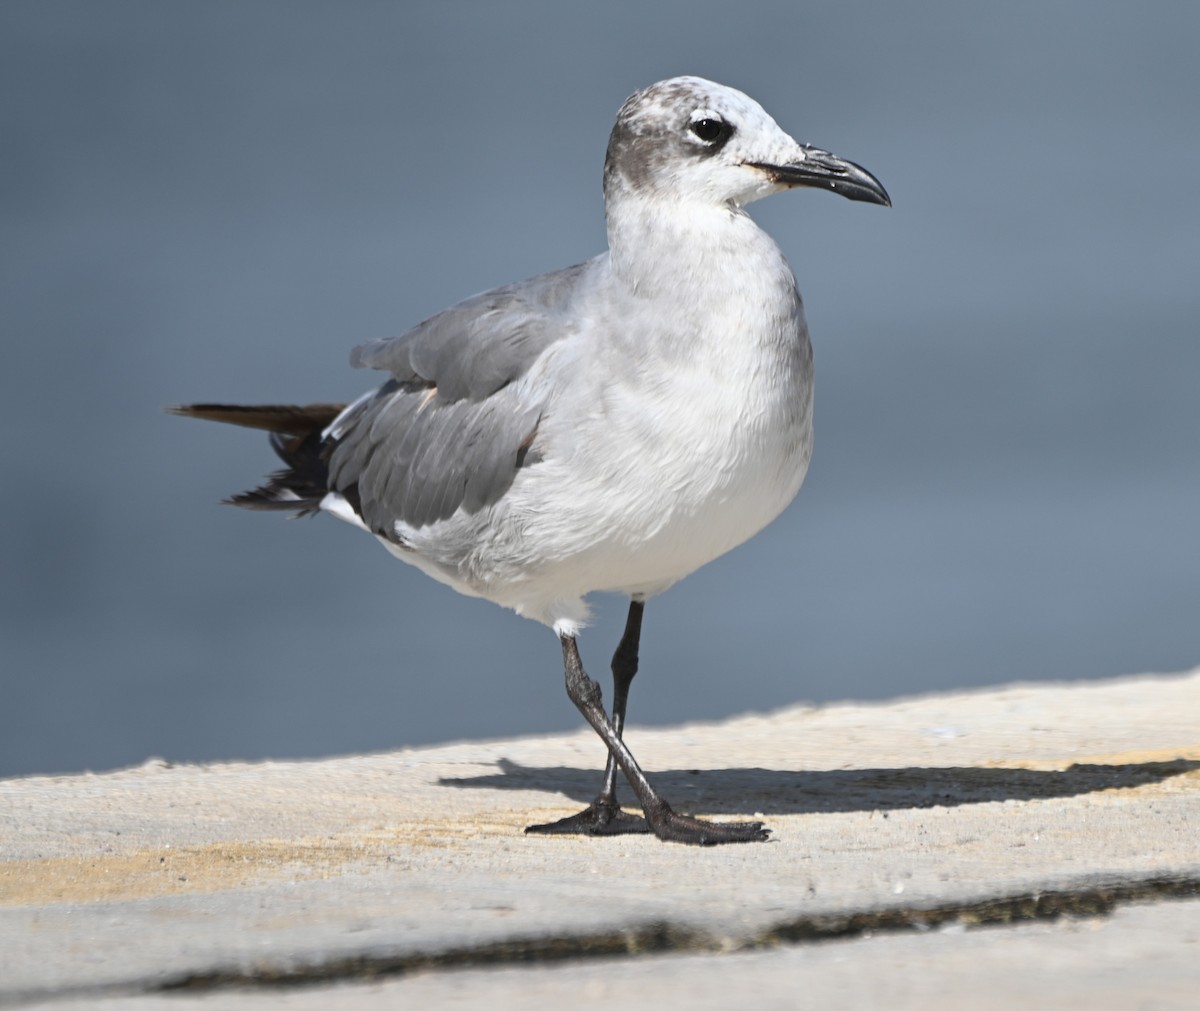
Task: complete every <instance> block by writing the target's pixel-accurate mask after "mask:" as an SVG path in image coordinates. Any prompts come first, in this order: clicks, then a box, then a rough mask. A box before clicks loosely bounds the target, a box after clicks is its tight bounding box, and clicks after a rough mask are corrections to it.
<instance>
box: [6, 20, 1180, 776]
mask: <svg viewBox="0 0 1200 1011" xmlns="http://www.w3.org/2000/svg"><path fill="white" fill-rule="evenodd" d="M1197 52H1200V4H1196V3H1195V2H1194V0H1181V2H1174V3H1172V2H1161V3H1147V4H1132V3H1124V4H1115V3H1094V2H1082V0H1080V2H1037V3H1032V2H1027V3H1007V4H993V5H982V4H960V3H953V2H932V0H925V2H918V3H911V4H890V3H875V4H872V3H838V4H829V3H822V4H816V3H812V4H809V3H796V2H794V0H791V2H787V3H747V2H739V3H736V4H735V3H730V4H721V3H706V2H686V3H685V2H672V3H653V4H646V3H632V2H620V3H604V4H589V5H576V4H561V3H550V2H520V3H503V4H501V3H494V4H493V3H475V4H468V3H451V2H437V3H433V2H426V3H411V2H408V3H384V2H357V0H355V2H339V3H332V2H330V3H312V2H300V0H276V2H271V0H255V2H243V0H237V2H229V0H205V2H193V3H172V2H164V0H145V2H136V3H135V2H126V0H107V2H103V3H100V2H96V0H84V2H59V0H36V2H34V0H6V2H5V3H3V4H2V5H0V146H2V152H0V216H2V239H0V243H2V246H0V255H2V263H0V265H2V272H0V284H2V286H3V291H2V302H0V313H2V314H3V318H2V322H3V341H4V344H3V368H2V370H0V393H2V396H0V405H2V407H0V409H2V410H3V430H4V438H3V440H2V442H0V453H2V454H3V458H2V464H3V481H2V483H0V497H2V517H3V522H2V524H0V623H2V627H0V636H2V641H0V664H2V665H3V672H2V674H0V700H2V701H0V774H17V773H25V772H33V771H43V772H45V771H59V770H77V769H84V768H93V769H101V768H108V767H113V766H118V765H122V764H128V763H135V762H139V761H141V760H143V759H145V758H147V757H148V756H151V755H160V756H164V757H166V758H168V759H171V760H208V759H222V758H257V757H262V756H275V757H285V756H307V755H324V754H331V753H338V752H348V751H356V750H361V749H384V748H391V747H395V746H399V745H404V744H414V743H421V742H428V741H434V740H442V739H450V738H456V737H465V736H482V735H502V734H515V733H522V732H530V731H552V730H560V729H564V728H572V727H575V726H577V725H579V719H578V717H577V715H576V713H575V711H574V709H573V708H572V707H571V705H570V703H569V702H568V701H567V699H566V696H565V694H564V692H563V690H562V674H561V667H560V658H559V650H558V646H557V643H556V642H555V641H554V639H553V638H552V636H551V634H550V633H549V632H548V631H547V630H545V629H544V628H542V627H540V626H537V625H534V624H532V623H529V622H526V621H523V620H521V619H519V618H517V617H515V616H513V615H512V614H510V613H508V612H505V611H502V610H500V609H499V608H496V607H494V606H493V605H490V604H487V603H484V602H480V601H477V600H469V599H466V598H462V597H459V596H457V595H455V594H454V593H453V592H451V591H449V590H447V589H446V588H444V587H442V586H440V585H437V584H435V583H433V582H432V581H430V580H428V579H426V578H425V577H423V576H421V575H420V573H418V572H417V571H416V570H413V569H409V568H408V567H406V566H404V565H401V564H399V563H398V562H396V561H394V560H392V559H391V558H390V557H389V556H388V555H387V554H386V553H385V552H384V551H383V550H382V549H381V548H380V547H379V546H378V545H376V544H375V543H374V542H373V541H372V540H371V539H370V538H368V537H365V536H363V535H362V534H361V533H358V532H356V531H354V530H352V529H350V528H349V527H347V526H345V525H343V524H339V523H337V522H335V521H333V520H330V519H328V518H321V519H318V520H313V521H304V522H287V521H284V520H283V519H281V518H279V517H275V516H264V515H255V514H247V513H245V512H241V511H238V510H233V509H229V508H224V507H220V506H218V505H217V504H216V502H217V500H218V499H219V498H220V497H221V496H223V495H225V494H227V493H230V492H234V491H239V490H241V489H243V488H245V487H247V486H249V485H251V484H253V483H254V482H256V481H257V479H258V478H259V477H260V476H261V474H262V473H264V472H265V470H267V469H270V468H271V466H272V458H271V457H270V453H269V450H268V449H267V446H266V445H265V439H263V438H262V437H261V436H260V435H258V434H256V433H250V432H244V431H238V430H234V429H226V428H222V427H217V426H211V425H202V424H199V423H196V422H189V421H185V420H181V419H178V418H174V417H169V416H167V415H165V414H164V413H163V412H162V408H163V407H164V406H165V405H167V404H171V403H180V402H188V401H195V400H214V399H215V400H230V401H247V402H271V401H300V402H304V401H313V400H335V399H345V398H351V397H353V396H355V395H357V394H358V393H359V392H360V391H362V390H363V389H365V388H366V387H367V385H368V384H372V383H374V382H375V381H376V380H377V377H374V376H371V375H368V374H363V373H356V372H353V371H351V370H350V369H349V368H348V365H347V355H348V352H349V349H350V348H351V346H352V345H354V344H357V343H360V342H362V341H365V340H368V339H371V338H375V337H380V336H386V335H391V334H395V333H399V332H401V331H403V330H404V329H406V328H407V327H408V326H410V325H411V324H413V323H414V322H416V321H418V320H420V319H423V318H424V317H426V316H428V315H430V314H432V313H434V312H436V311H437V310H439V309H441V308H442V307H444V306H446V305H448V304H450V303H452V302H455V301H457V300H458V299H460V298H462V297H464V296H466V295H469V294H471V293H474V292H476V291H479V290H482V289H484V288H488V287H491V286H494V285H497V284H500V283H504V282H507V281H510V280H515V279H517V278H521V277H525V276H528V275H531V274H534V273H538V272H541V271H545V270H549V269H553V268H556V267H560V266H564V265H566V264H568V263H573V262H577V261H579V260H581V259H584V258H586V257H588V256H591V255H593V254H594V253H595V252H597V251H598V250H600V249H601V248H602V247H603V244H604V230H603V218H602V207H601V198H600V168H601V164H602V160H603V154H604V146H605V141H606V138H607V133H608V130H609V128H610V126H611V123H612V117H613V114H614V113H615V111H616V109H617V107H618V105H619V104H620V103H621V101H622V100H623V99H624V98H625V96H626V95H627V94H628V93H629V92H631V91H632V90H634V89H635V88H637V87H640V86H642V85H645V84H648V83H650V82H652V81H654V80H657V79H660V78H663V77H667V76H671V75H674V74H680V73H693V74H699V75H703V76H707V77H711V78H714V79H716V80H719V81H722V82H725V83H728V84H731V85H734V86H736V87H739V88H741V89H742V90H744V91H747V92H749V93H750V94H751V95H753V96H754V97H756V98H757V99H759V100H760V101H761V102H762V103H763V104H764V105H765V106H766V108H767V109H768V111H769V112H771V113H772V114H773V115H774V116H775V118H776V119H777V120H778V121H779V122H780V124H781V125H782V126H783V127H784V128H785V129H787V130H789V131H790V132H792V133H793V134H794V135H795V136H796V137H797V138H798V139H801V140H804V141H810V142H812V143H815V144H818V145H820V146H824V147H827V148H829V149H831V150H833V151H835V152H837V153H839V154H841V155H844V156H845V157H848V158H851V159H853V160H855V161H859V162H861V163H862V164H864V165H866V166H867V167H868V168H870V169H871V170H872V171H873V172H875V173H876V174H877V175H878V176H879V177H880V178H881V179H882V180H883V181H884V183H885V184H886V185H887V187H888V188H889V190H890V191H891V193H892V196H893V199H894V201H895V207H894V208H893V209H892V210H884V209H881V208H878V207H870V206H867V205H863V204H853V203H850V202H848V201H845V200H840V199H837V198H835V197H833V196H831V195H829V194H825V193H819V192H800V193H794V194H790V195H787V196H778V197H775V198H772V199H771V200H769V201H766V202H764V203H760V204H757V205H755V207H754V208H752V213H753V214H754V216H755V217H756V218H757V219H758V220H759V221H760V222H761V223H762V224H763V225H764V226H765V227H766V228H767V229H768V230H769V231H770V232H771V233H772V235H774V236H775V238H776V239H777V241H778V242H779V243H780V245H781V246H782V247H783V249H784V251H785V252H786V254H787V255H788V258H789V259H790V261H791V263H792V265H793V267H794V268H795V270H796V273H797V275H798V277H799V279H800V286H801V289H802V291H803V292H804V295H805V299H806V302H807V306H808V312H809V322H810V325H811V327H812V332H813V339H814V343H815V346H816V357H817V400H816V412H817V448H816V455H815V458H814V462H813V467H812V470H811V471H810V473H809V477H808V481H807V483H806V485H805V487H804V489H803V491H802V492H801V494H800V497H799V499H798V500H797V502H796V503H795V504H794V505H793V506H792V507H791V508H790V509H789V510H788V511H787V513H785V515H784V516H783V517H782V518H781V519H780V520H778V521H777V522H776V523H775V524H774V525H773V526H772V527H771V528H769V529H768V530H767V531H766V532H765V533H763V534H762V535H760V536H759V537H758V538H756V539H755V540H753V541H752V542H750V543H749V544H747V545H746V546H744V547H743V548H741V549H739V550H738V551H736V552H734V553H732V554H731V555H729V556H727V557H725V558H724V559H721V560H719V561H718V562H716V563H714V564H712V565H710V566H709V567H707V568H706V569H704V570H701V572H699V573H697V574H696V575H694V576H692V577H690V578H689V579H687V580H686V581H684V582H683V583H681V584H680V585H678V586H677V587H675V588H674V589H673V590H672V591H671V592H670V593H668V594H666V595H665V596H664V597H662V598H659V599H656V600H654V601H652V602H651V604H650V605H649V608H648V610H647V619H646V620H647V624H646V634H645V640H644V648H643V657H642V659H643V663H642V671H643V673H642V675H641V676H640V677H639V679H638V681H637V682H636V684H635V685H634V689H633V698H632V719H633V721H634V723H638V722H643V723H664V722H674V721H682V720H690V719H697V718H717V717H723V716H727V715H730V714H733V713H738V712H742V711H745V710H748V709H768V708H771V707H775V706H780V705H785V704H788V703H794V702H797V701H801V700H816V701H821V700H832V699H841V698H879V697H886V696H892V695H897V694H909V693H914V692H925V691H930V690H935V689H945V688H953V687H963V686H972V685H985V684H994V683H998V682H1006V681H1010V680H1014V679H1039V678H1085V677H1086V678H1090V677H1102V676H1107V675H1115V674H1121V673H1130V672H1136V671H1143V670H1175V669H1182V668H1186V667H1190V666H1192V665H1194V664H1196V663H1197V662H1200V613H1198V612H1200V406H1198V405H1200V397H1198V395H1197V391H1198V387H1200V339H1198V337H1200V185H1198V183H1197V180H1200V60H1198V59H1197V57H1196V54H1197ZM599 604H600V606H599V608H598V611H597V617H598V620H597V624H596V626H595V627H594V629H592V630H589V632H587V633H586V634H585V637H584V639H583V640H582V647H583V650H584V656H585V659H586V660H587V661H588V662H589V664H590V666H591V668H592V670H593V673H595V674H597V675H603V674H604V673H605V668H606V665H607V658H608V655H609V653H610V651H611V649H612V647H613V645H614V644H615V641H616V638H617V635H618V633H619V631H620V622H621V620H622V617H623V609H624V605H623V603H622V602H620V601H618V600H605V599H601V600H600V601H599ZM599 747H600V746H599V745H597V762H599V761H600V753H599Z"/></svg>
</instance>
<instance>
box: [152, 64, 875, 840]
mask: <svg viewBox="0 0 1200 1011" xmlns="http://www.w3.org/2000/svg"><path fill="white" fill-rule="evenodd" d="M799 186H810V187H817V188H819V189H828V190H832V191H833V192H834V193H838V194H840V195H842V196H844V197H849V198H850V199H851V200H862V201H866V202H869V203H875V204H883V205H885V206H890V200H889V198H888V195H887V192H886V191H885V190H884V188H883V186H882V185H881V184H880V183H879V181H878V180H877V179H876V178H875V177H874V176H872V175H871V174H870V173H869V172H867V171H866V170H865V169H863V168H861V167H859V166H858V165H855V164H853V163H852V162H848V161H845V160H843V159H841V158H838V157H836V156H835V155H832V154H830V153H829V152H828V151H822V150H819V149H817V148H814V147H811V146H809V145H804V144H798V143H797V142H796V141H794V140H793V139H792V138H791V137H789V136H788V135H787V134H786V133H784V132H783V130H781V129H780V128H779V126H777V125H776V123H775V121H774V120H773V119H771V117H770V116H768V115H767V113H766V112H765V111H764V110H763V108H762V107H761V106H760V105H759V104H758V103H757V102H755V101H754V100H753V99H751V98H749V97H748V96H746V95H744V94H742V93H741V92H740V91H735V90H733V89H732V88H727V87H724V86H722V85H719V84H714V83H713V82H711V81H706V80H702V79H700V78H697V77H676V78H672V79H670V80H667V81H660V82H659V83H658V84H654V85H651V86H650V87H648V88H645V89H643V90H642V91H639V92H636V93H635V94H634V95H632V96H631V97H630V98H629V99H628V100H627V101H626V102H625V104H624V105H623V106H621V109H620V111H619V112H618V113H617V121H616V125H615V126H614V127H613V130H612V134H611V136H610V137H609V141H608V152H607V157H606V159H605V163H604V202H605V217H606V221H607V225H608V251H607V252H604V253H601V254H600V255H599V256H597V257H595V258H594V259H591V260H588V261H587V262H586V263H581V264H578V265H576V266H574V267H567V268H566V269H564V270H559V271H556V272H554V273H551V274H543V275H542V276H540V277H534V278H531V279H530V280H527V281H522V282H520V283H517V284H512V285H508V286H506V287H503V288H497V289H495V290H493V291H488V292H485V293H483V294H481V295H476V296H474V297H473V298H469V299H467V300H466V301H465V302H460V303H459V304H458V305H455V306H453V307H451V308H449V309H446V310H445V311H444V312H441V313H439V314H438V315H436V316H434V317H433V318H432V319H428V320H426V321H425V322H424V323H421V324H419V325H417V326H416V327H414V328H413V329H411V330H409V331H408V332H407V333H405V334H402V335H401V336H399V337H391V338H387V339H384V340H376V341H373V342H371V343H369V344H364V345H362V346H360V347H358V348H356V349H355V350H354V352H353V354H352V356H351V363H352V364H353V365H354V366H355V367H360V368H362V367H365V368H373V369H379V370H381V371H383V372H387V373H390V374H391V378H390V379H388V380H387V381H386V382H385V383H384V384H383V385H382V386H380V387H378V388H377V389H374V390H372V391H370V392H369V393H367V394H365V395H364V396H362V397H360V398H359V399H358V400H356V401H355V402H354V403H352V404H350V405H349V406H342V405H332V404H316V405H309V406H304V407H291V406H257V407H245V406H236V405H223V404H195V405H192V406H188V407H179V408H173V409H172V410H174V411H176V412H177V413H179V414H184V415H188V416H191V417H197V418H205V419H208V420H212V421H224V422H230V423H233V424H237V425H244V426H247V427H250V428H259V429H265V430H267V431H269V432H270V433H271V436H270V439H271V445H272V447H273V448H274V450H275V452H276V454H278V456H279V457H280V458H281V459H282V460H283V462H284V464H285V467H284V469H283V470H281V471H279V472H277V473H275V474H272V475H271V476H270V477H269V478H268V479H267V482H266V483H265V484H264V485H263V486H262V487H260V488H257V489H255V490H253V491H250V492H246V493H244V494H241V495H237V496H235V497H234V498H232V499H230V500H229V501H230V502H232V503H233V504H235V505H239V506H244V507H246V508H250V509H272V510H287V511H292V512H295V513H296V514H297V515H311V514H315V513H317V512H322V511H323V512H328V513H332V514H333V515H334V516H337V517H338V518H339V519H342V520H345V521H347V522H348V523H351V524H353V525H354V526H356V527H359V528H360V529H362V530H365V531H366V532H368V533H371V534H374V535H375V536H376V537H377V538H378V539H379V540H380V541H381V542H382V543H383V545H384V547H386V548H387V549H388V550H389V551H390V552H392V554H394V555H395V556H396V557H397V558H400V559H402V560H403V561H405V562H409V563H410V564H412V565H415V566H417V567H418V568H419V569H421V570H422V571H424V572H426V573H428V574H429V575H430V576H432V577H433V578H434V579H437V580H439V581H441V582H443V583H447V584H449V585H450V586H452V587H454V589H456V590H458V591H459V592H460V593H465V594H469V595H472V596H478V597H485V598H486V599H488V600H491V601H495V602H496V603H497V604H500V605H502V606H504V607H509V608H512V609H513V610H514V611H516V612H517V613H518V614H520V615H524V616H525V617H527V618H532V619H534V620H535V621H539V622H542V623H543V624H545V625H548V626H550V627H551V628H552V629H554V632H555V634H556V635H557V636H558V637H559V640H560V642H561V644H562V652H563V666H564V669H565V673H566V686H567V694H568V696H570V699H571V701H572V702H573V703H574V704H575V706H576V707H577V708H578V709H579V711H580V712H581V713H582V714H583V717H584V719H586V720H587V722H588V723H589V724H591V726H592V728H593V729H594V730H595V731H596V733H597V734H599V735H600V737H601V739H602V740H603V741H604V743H605V745H606V746H607V748H608V763H607V766H606V768H605V771H604V781H603V786H602V787H601V790H600V793H599V795H598V796H597V797H596V799H595V800H594V801H593V802H592V803H591V804H590V805H588V807H587V808H585V809H584V810H583V811H581V812H580V813H579V814H576V815H573V816H571V817H569V818H564V819H563V820H561V821H557V822H553V823H551V824H547V825H531V826H529V827H528V828H527V829H526V831H527V832H539V833H581V834H586V835H615V834H621V833H628V832H653V833H654V834H655V835H656V836H658V838H660V839H663V840H669V841H672V842H681V843H691V844H698V845H712V844H716V843H732V842H750V841H757V840H763V839H766V838H767V835H768V830H767V829H765V828H764V827H763V825H762V823H761V822H757V821H754V822H735V823H728V822H725V823H717V822H709V821H703V820H701V819H699V818H693V817H689V816H687V815H683V814H679V813H677V812H675V811H674V810H672V809H671V807H670V805H668V804H667V802H666V801H665V800H663V798H662V797H661V796H660V795H659V794H658V792H657V791H656V790H655V789H654V788H653V787H652V786H651V785H650V783H649V781H648V780H647V779H646V776H645V774H644V773H643V772H642V769H641V767H640V766H639V765H638V763H637V761H636V760H635V759H634V757H633V755H632V754H631V753H630V751H629V748H628V747H627V746H626V745H625V743H624V742H623V741H622V738H621V734H622V728H623V726H624V723H625V709H626V702H627V699H628V695H629V686H630V682H632V680H633V677H634V675H635V674H636V673H637V665H638V641H639V637H640V634H641V627H642V613H643V609H644V607H645V602H646V600H647V599H648V598H650V597H652V596H654V595H655V594H658V593H662V591H663V590H665V589H667V588H668V587H669V586H671V585H672V584H673V583H675V582H676V581H678V580H679V579H682V578H683V577H684V576H686V575H688V574H689V573H691V572H694V571H695V570H696V569H698V568H700V566H702V565H704V564H705V563H706V562H710V561H712V560H713V559H714V558H717V557H718V556H720V555H723V554H724V553H725V552H726V551H728V550H730V548H733V547H736V546H737V545H738V544H741V543H742V542H743V541H745V540H747V539H748V538H750V537H752V536H753V535H754V534H756V533H758V531H759V530H761V529H762V528H763V527H765V526H766V525H767V524H768V523H770V522H771V520H773V519H774V518H775V517H776V516H778V515H779V513H780V512H782V511H783V509H784V507H785V506H786V505H787V504H788V503H789V502H791V500H792V498H793V497H794V496H795V494H796V492H797V491H798V490H799V489H800V483H801V481H803V479H804V473H805V471H806V470H807V468H808V461H809V457H810V455H811V452H812V348H811V346H810V344H809V340H808V327H807V325H806V323H805V321H804V307H803V304H802V303H801V300H800V294H799V292H798V291H797V290H796V281H795V278H794V277H793V276H792V271H791V268H790V267H789V266H788V264H787V262H786V261H785V260H784V257H783V253H782V252H780V250H779V247H778V246H776V245H775V243H774V242H773V241H772V240H771V238H770V236H768V235H767V234H766V232H764V231H762V229H760V228H759V227H758V226H757V225H755V223H754V222H753V221H752V220H751V219H750V218H749V216H748V215H747V214H746V212H745V210H744V208H745V205H746V204H748V203H750V202H751V201H753V200H758V199H759V198H760V197H765V196H768V195H769V194H772V193H778V192H781V191H783V190H788V189H792V188H794V187H799ZM596 591H606V592H614V593H622V594H625V595H627V596H628V597H629V598H630V604H629V614H628V619H627V621H626V624H625V632H624V634H623V636H622V637H621V641H620V645H619V646H618V647H617V650H616V653H615V654H614V656H613V659H612V673H613V700H612V711H611V716H610V715H609V714H608V713H606V712H605V709H604V706H603V703H602V700H601V691H600V686H599V685H597V684H596V682H595V681H593V680H592V679H591V678H590V677H588V675H587V674H586V673H585V672H584V668H583V664H582V662H581V661H580V658H579V650H578V646H577V642H576V639H577V636H578V634H579V631H580V629H581V628H582V627H583V626H584V624H585V623H586V621H587V617H588V608H587V604H586V603H585V597H586V596H587V595H588V594H589V593H592V592H596ZM618 768H619V769H620V770H621V772H623V773H624V775H625V777H626V779H627V780H628V781H629V784H630V786H631V787H632V788H633V792H634V793H635V794H636V795H637V799H638V801H639V803H640V804H641V808H642V811H643V814H644V817H643V816H639V815H634V814H630V813H627V812H625V811H622V810H621V808H620V806H619V804H618V802H617V793H616V787H617V783H616V780H617V769H618Z"/></svg>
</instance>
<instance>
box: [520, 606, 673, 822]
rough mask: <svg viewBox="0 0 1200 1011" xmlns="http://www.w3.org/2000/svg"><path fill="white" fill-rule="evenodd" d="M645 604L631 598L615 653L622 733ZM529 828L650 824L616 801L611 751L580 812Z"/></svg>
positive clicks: (616, 725) (616, 709)
mask: <svg viewBox="0 0 1200 1011" xmlns="http://www.w3.org/2000/svg"><path fill="white" fill-rule="evenodd" d="M645 608H646V604H645V602H644V601H641V600H637V599H634V600H631V601H630V602H629V615H628V617H627V618H626V619H625V632H624V634H623V635H622V636H621V641H620V643H618V644H617V651H616V652H615V653H613V658H612V675H613V704H612V721H611V722H612V728H613V730H614V731H615V732H616V735H617V737H620V736H621V734H622V732H623V730H624V728H625V708H626V706H627V705H628V703H629V685H630V684H631V683H632V681H633V678H634V675H636V674H637V669H638V643H639V642H640V640H641V637H642V612H643V611H644V610H645ZM525 831H526V832H537V833H541V834H546V835H626V834H631V833H641V832H649V831H650V826H649V825H647V824H646V819H645V818H643V817H642V816H641V815H636V814H629V813H627V812H625V811H622V810H621V805H620V804H618V803H617V761H616V759H615V758H613V756H612V752H611V751H610V752H609V753H608V762H607V764H606V765H605V766H604V783H603V785H602V786H601V787H600V792H599V793H598V794H597V795H596V799H595V800H593V801H592V802H591V803H590V804H589V805H588V806H587V807H585V808H584V809H583V810H582V811H580V812H579V813H578V814H573V815H571V816H570V817H568V818H562V819H560V820H559V821H555V822H550V823H549V824H546V825H530V826H529V827H528V828H527V829H525Z"/></svg>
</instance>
